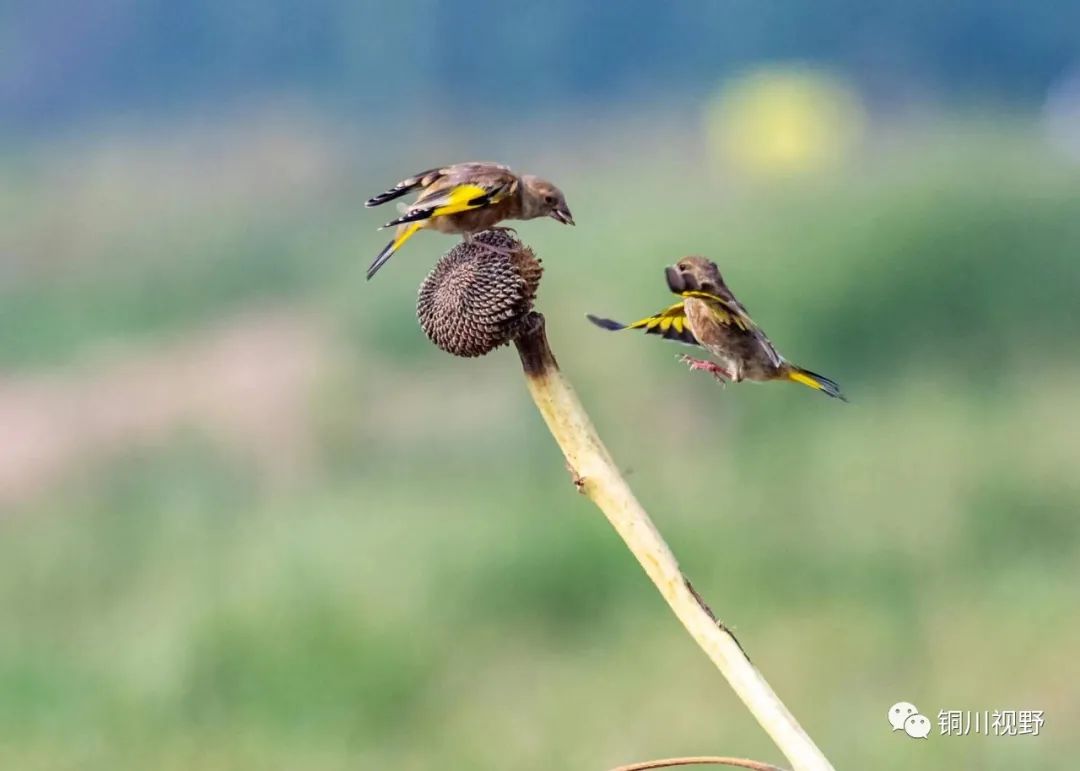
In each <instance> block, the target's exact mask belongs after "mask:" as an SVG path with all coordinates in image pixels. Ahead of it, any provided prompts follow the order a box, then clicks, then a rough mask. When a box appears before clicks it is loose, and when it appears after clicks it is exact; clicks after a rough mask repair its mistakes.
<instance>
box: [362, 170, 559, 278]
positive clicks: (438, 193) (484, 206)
mask: <svg viewBox="0 0 1080 771" xmlns="http://www.w3.org/2000/svg"><path fill="white" fill-rule="evenodd" d="M413 190H419V191H420V194H419V195H418V196H417V198H416V200H415V201H414V202H413V203H412V204H410V205H409V206H408V207H406V208H405V210H404V212H403V213H402V215H401V216H400V217H397V218H396V219H393V220H391V221H390V222H388V223H386V224H385V225H384V226H383V227H387V228H390V227H396V228H397V232H396V234H395V237H394V240H393V241H391V242H390V243H389V244H387V245H386V247H385V248H384V249H383V250H382V251H381V252H380V253H379V255H378V256H377V257H376V258H375V260H374V262H372V263H371V267H369V268H368V272H367V277H368V278H369V279H370V278H371V277H372V276H374V275H375V273H376V272H378V270H379V268H381V267H382V266H383V265H385V264H386V262H387V260H389V259H390V257H392V256H393V254H394V252H396V251H397V250H398V249H399V248H400V247H401V245H402V244H404V243H405V242H406V241H407V240H409V238H411V237H412V236H413V234H415V233H416V232H417V231H418V230H421V229H428V228H430V229H432V230H437V231H439V232H440V233H454V234H459V235H462V236H464V237H465V240H466V241H468V240H469V239H470V238H471V236H472V235H473V234H475V233H479V232H481V231H483V230H488V229H490V228H492V227H494V226H496V225H498V224H499V223H500V222H503V221H505V220H531V219H535V218H536V217H551V218H552V219H555V220H557V221H559V222H561V223H563V224H565V225H573V224H574V218H573V216H571V214H570V209H569V207H568V206H567V205H566V198H565V197H564V196H563V194H562V191H561V190H559V188H557V187H556V186H555V185H553V184H552V183H550V182H548V181H547V180H544V179H540V178H539V177H534V176H532V175H531V174H523V175H521V176H518V175H516V174H515V173H514V172H513V171H511V170H510V169H509V168H508V167H506V166H502V165H500V164H498V163H486V162H469V163H455V164H453V165H451V166H443V167H441V168H437V169H428V170H427V171H422V172H420V173H419V174H415V175H413V176H411V177H409V178H408V179H404V180H402V181H401V182H398V183H397V184H396V185H394V186H393V187H392V188H390V189H389V190H387V191H386V192H385V193H381V194H379V195H377V196H375V197H373V198H371V199H369V200H368V201H367V203H365V206H368V207H371V206H379V205H381V204H384V203H386V202H387V201H393V200H395V199H397V198H400V197H401V196H403V195H407V194H408V193H410V192H412V191H413Z"/></svg>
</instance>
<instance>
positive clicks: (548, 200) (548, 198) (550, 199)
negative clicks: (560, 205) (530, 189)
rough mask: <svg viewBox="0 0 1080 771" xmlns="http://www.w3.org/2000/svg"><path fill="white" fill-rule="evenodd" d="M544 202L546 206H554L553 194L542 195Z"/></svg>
mask: <svg viewBox="0 0 1080 771" xmlns="http://www.w3.org/2000/svg"><path fill="white" fill-rule="evenodd" d="M544 203H546V204H547V205H548V206H554V205H555V196H553V195H545V196H544Z"/></svg>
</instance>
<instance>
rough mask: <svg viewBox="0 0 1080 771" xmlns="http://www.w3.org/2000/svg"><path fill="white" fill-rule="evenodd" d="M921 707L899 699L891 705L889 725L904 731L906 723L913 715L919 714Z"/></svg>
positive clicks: (895, 729) (896, 729)
mask: <svg viewBox="0 0 1080 771" xmlns="http://www.w3.org/2000/svg"><path fill="white" fill-rule="evenodd" d="M918 714H919V708H918V707H916V706H915V705H914V704H912V703H910V702H907V701H898V702H896V704H893V705H892V706H891V707H889V725H891V726H892V730H894V731H903V730H904V723H905V722H906V721H907V719H908V718H909V717H911V716H912V715H918Z"/></svg>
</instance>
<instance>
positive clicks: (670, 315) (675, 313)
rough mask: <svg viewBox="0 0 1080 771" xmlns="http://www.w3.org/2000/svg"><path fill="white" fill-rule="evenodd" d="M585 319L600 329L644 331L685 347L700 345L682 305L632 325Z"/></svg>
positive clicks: (592, 318) (593, 317) (670, 307)
mask: <svg viewBox="0 0 1080 771" xmlns="http://www.w3.org/2000/svg"><path fill="white" fill-rule="evenodd" d="M586 318H587V319H588V320H589V321H591V322H592V323H593V324H596V326H598V327H600V328H601V329H608V330H611V331H617V330H620V329H644V330H645V334H647V335H660V336H661V337H663V338H664V339H665V340H674V341H675V342H678V343H685V344H686V345H701V343H699V342H698V340H697V338H696V337H694V333H693V332H691V331H690V325H689V324H688V323H687V320H686V308H685V307H683V304H682V303H675V304H674V305H671V306H669V307H667V308H664V310H662V311H660V312H659V313H656V314H653V315H652V316H646V317H645V318H643V319H639V320H638V321H635V322H633V323H632V324H620V323H619V322H618V321H612V320H611V319H602V318H599V317H597V316H593V315H592V314H587V315H586Z"/></svg>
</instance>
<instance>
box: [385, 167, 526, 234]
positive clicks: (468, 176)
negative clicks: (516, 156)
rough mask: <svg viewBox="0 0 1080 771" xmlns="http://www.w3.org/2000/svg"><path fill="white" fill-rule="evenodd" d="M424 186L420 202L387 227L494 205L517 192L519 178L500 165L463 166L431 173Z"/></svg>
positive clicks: (422, 181)
mask: <svg viewBox="0 0 1080 771" xmlns="http://www.w3.org/2000/svg"><path fill="white" fill-rule="evenodd" d="M405 181H406V182H408V181H409V180H405ZM420 186H422V187H423V190H422V191H421V193H420V195H419V196H418V197H417V199H416V201H414V202H413V203H412V204H410V205H409V206H408V207H407V208H406V209H405V211H404V212H403V213H402V215H401V216H400V217H398V218H397V219H395V220H392V221H390V222H388V223H387V224H386V225H385V227H393V226H396V225H401V224H404V223H406V222H418V221H420V220H426V219H430V218H431V217H441V216H445V215H447V214H456V213H458V212H463V211H469V210H471V209H479V208H482V207H484V206H491V205H493V204H496V203H499V202H500V201H502V200H503V199H505V198H506V197H507V196H508V195H511V194H513V193H514V192H515V191H516V190H517V186H518V178H517V176H515V175H514V173H513V172H512V171H510V169H509V168H507V167H506V166H501V165H499V164H497V163H459V164H456V165H454V166H447V167H445V168H443V169H439V170H438V171H437V172H433V173H428V174H427V175H426V176H425V177H424V178H423V179H422V180H421V183H420ZM387 192H388V193H389V192H391V191H387ZM406 192H407V191H406ZM384 195H386V194H384ZM395 197H396V196H395ZM372 200H374V199H372ZM383 200H391V199H389V198H385V199H383Z"/></svg>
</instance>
